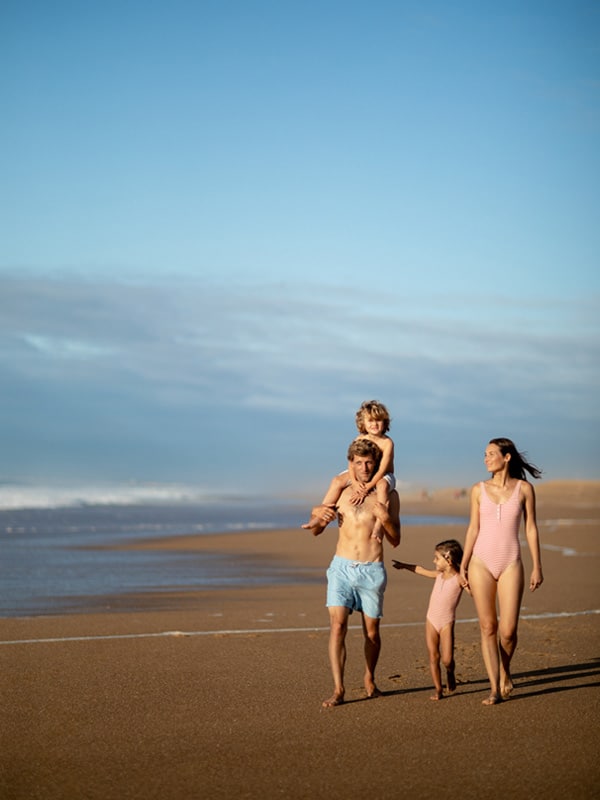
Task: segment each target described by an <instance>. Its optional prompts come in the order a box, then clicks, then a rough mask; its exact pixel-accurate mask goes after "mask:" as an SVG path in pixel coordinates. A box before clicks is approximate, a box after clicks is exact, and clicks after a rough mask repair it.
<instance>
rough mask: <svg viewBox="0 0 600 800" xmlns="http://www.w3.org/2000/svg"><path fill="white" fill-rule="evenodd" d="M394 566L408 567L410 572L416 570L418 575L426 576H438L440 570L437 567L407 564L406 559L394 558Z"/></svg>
mask: <svg viewBox="0 0 600 800" xmlns="http://www.w3.org/2000/svg"><path fill="white" fill-rule="evenodd" d="M392 566H393V567H394V569H407V570H409V572H414V573H415V574H416V575H422V576H423V577H424V578H437V576H438V572H437V570H435V569H425V567H420V566H419V565H418V564H407V563H406V562H405V561H396V559H395V558H394V559H392Z"/></svg>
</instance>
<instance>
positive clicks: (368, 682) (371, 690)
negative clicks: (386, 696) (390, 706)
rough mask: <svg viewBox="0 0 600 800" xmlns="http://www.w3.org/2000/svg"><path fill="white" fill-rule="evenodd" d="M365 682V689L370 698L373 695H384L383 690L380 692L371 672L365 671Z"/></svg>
mask: <svg viewBox="0 0 600 800" xmlns="http://www.w3.org/2000/svg"><path fill="white" fill-rule="evenodd" d="M364 684H365V691H366V693H367V697H368V698H369V700H370V699H371V698H372V697H382V695H383V692H380V691H379V689H378V688H377V686H375V681H374V680H373V678H372V677H371V673H370V672H367V673H365V679H364Z"/></svg>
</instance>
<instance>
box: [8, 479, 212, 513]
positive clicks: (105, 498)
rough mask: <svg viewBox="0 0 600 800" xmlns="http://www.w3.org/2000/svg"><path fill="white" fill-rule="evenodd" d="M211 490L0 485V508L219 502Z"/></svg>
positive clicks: (177, 486) (152, 486)
mask: <svg viewBox="0 0 600 800" xmlns="http://www.w3.org/2000/svg"><path fill="white" fill-rule="evenodd" d="M224 499H225V496H224V495H223V494H222V493H221V494H217V493H216V492H215V491H212V490H208V489H201V488H199V487H197V486H188V485H184V484H114V485H108V484H106V485H85V486H83V485H82V486H19V485H14V484H10V485H4V486H0V510H5V511H9V510H16V509H27V508H31V509H34V508H37V509H44V508H48V509H50V508H73V507H78V506H86V505H118V506H132V505H142V504H165V505H171V504H178V503H202V504H206V503H212V502H215V503H217V502H223V500H224Z"/></svg>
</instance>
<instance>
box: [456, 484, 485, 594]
mask: <svg viewBox="0 0 600 800" xmlns="http://www.w3.org/2000/svg"><path fill="white" fill-rule="evenodd" d="M480 501H481V486H480V485H479V484H478V483H476V484H475V485H474V486H473V487H472V489H471V516H470V519H469V527H468V528H467V535H466V537H465V547H464V551H463V557H462V562H461V565H460V583H461V586H463V587H466V586H468V584H469V580H468V578H467V571H468V569H469V562H470V561H471V556H472V555H473V547H474V546H475V542H476V541H477V537H478V535H479V503H480Z"/></svg>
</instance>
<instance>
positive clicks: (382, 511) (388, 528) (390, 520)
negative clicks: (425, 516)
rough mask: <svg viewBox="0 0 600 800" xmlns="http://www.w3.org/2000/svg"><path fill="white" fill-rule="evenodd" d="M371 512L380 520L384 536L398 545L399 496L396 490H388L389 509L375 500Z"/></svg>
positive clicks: (399, 535)
mask: <svg viewBox="0 0 600 800" xmlns="http://www.w3.org/2000/svg"><path fill="white" fill-rule="evenodd" d="M373 514H374V516H375V518H376V519H378V520H379V521H380V522H381V525H382V527H383V532H384V533H385V538H386V539H387V540H388V542H389V543H390V544H391V545H392V547H398V545H399V544H400V537H401V527H400V497H399V495H398V492H397V491H395V490H394V491H393V492H390V501H389V510H388V509H387V508H386V507H385V506H384V505H383V503H379V502H378V501H375V502H374V503H373Z"/></svg>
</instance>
